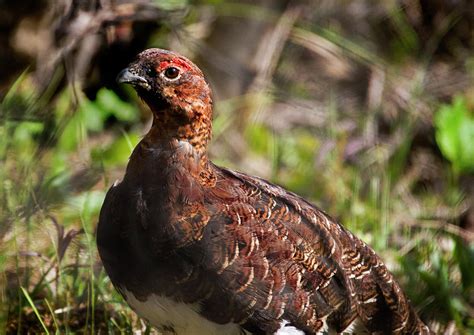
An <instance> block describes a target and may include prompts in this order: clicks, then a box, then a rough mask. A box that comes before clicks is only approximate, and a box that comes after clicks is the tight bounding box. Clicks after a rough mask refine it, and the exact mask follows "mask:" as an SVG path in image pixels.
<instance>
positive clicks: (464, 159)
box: [434, 97, 474, 173]
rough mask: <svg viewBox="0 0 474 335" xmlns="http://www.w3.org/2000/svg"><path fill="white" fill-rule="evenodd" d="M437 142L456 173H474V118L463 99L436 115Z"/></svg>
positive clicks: (445, 107)
mask: <svg viewBox="0 0 474 335" xmlns="http://www.w3.org/2000/svg"><path fill="white" fill-rule="evenodd" d="M434 123H435V127H436V133H435V136H436V141H437V143H438V146H439V148H440V150H441V152H442V153H443V155H444V156H445V157H446V158H447V159H448V160H449V161H450V162H451V163H452V165H453V168H454V170H455V171H456V173H460V172H467V171H474V145H472V144H473V143H474V116H473V115H472V113H470V112H469V110H468V107H467V104H466V102H465V100H464V99H463V98H462V97H456V98H455V99H454V101H453V103H452V104H451V105H442V106H441V107H440V108H439V110H438V112H437V113H436V115H435V118H434Z"/></svg>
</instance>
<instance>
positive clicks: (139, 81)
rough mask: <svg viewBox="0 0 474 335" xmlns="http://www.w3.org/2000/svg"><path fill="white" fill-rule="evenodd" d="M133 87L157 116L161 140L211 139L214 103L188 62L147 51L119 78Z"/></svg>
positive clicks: (170, 54) (197, 71) (173, 55)
mask: <svg viewBox="0 0 474 335" xmlns="http://www.w3.org/2000/svg"><path fill="white" fill-rule="evenodd" d="M117 82H119V83H127V84H131V85H132V86H133V87H134V88H135V90H136V91H137V93H138V95H139V96H140V97H141V98H142V99H143V100H144V101H145V102H146V103H147V105H148V106H149V107H150V108H151V110H152V112H153V114H154V119H155V120H154V128H156V129H157V130H160V131H159V133H160V134H161V135H160V136H165V135H166V134H168V135H169V136H172V137H175V138H176V137H179V139H180V140H181V139H186V140H188V141H189V142H191V140H193V141H195V142H196V143H197V142H202V144H203V145H205V144H206V143H207V141H208V139H209V138H210V132H211V119H212V99H211V91H210V88H209V85H208V84H207V82H206V80H205V79H204V75H203V73H202V72H201V70H200V69H199V68H198V67H197V66H196V65H195V64H193V63H192V62H191V61H190V60H188V59H187V58H185V57H183V56H181V55H179V54H176V53H174V52H171V51H168V50H163V49H156V48H154V49H148V50H145V51H143V52H141V53H140V54H138V56H137V58H136V60H135V61H134V62H132V63H131V64H130V65H129V66H128V67H127V68H126V69H124V70H122V72H120V74H119V75H118V76H117Z"/></svg>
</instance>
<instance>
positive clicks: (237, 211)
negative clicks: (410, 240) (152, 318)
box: [186, 168, 423, 333]
mask: <svg viewBox="0 0 474 335" xmlns="http://www.w3.org/2000/svg"><path fill="white" fill-rule="evenodd" d="M216 170H218V171H219V173H218V175H219V177H218V179H217V182H216V186H215V187H213V188H212V189H211V190H210V191H208V192H206V195H205V199H206V200H205V202H206V206H205V207H206V214H205V215H206V220H200V221H199V222H205V224H202V225H200V226H199V227H201V228H199V227H198V228H196V229H198V230H199V229H201V231H200V233H199V234H198V235H197V236H198V239H199V243H197V244H196V245H195V248H194V249H193V248H191V249H186V250H187V253H188V255H187V256H188V257H189V256H190V255H189V253H192V255H191V257H193V262H195V264H198V266H199V267H201V268H205V269H206V271H207V273H210V274H211V275H210V276H214V279H213V280H214V282H215V285H216V286H217V287H218V288H219V289H217V290H213V292H210V293H209V299H208V300H207V301H208V302H209V303H208V304H204V305H203V311H202V312H203V313H204V314H205V315H206V316H207V317H208V318H211V319H216V318H217V320H220V319H219V317H218V316H219V315H220V318H222V320H220V321H222V322H224V320H225V319H229V318H230V319H232V320H233V321H234V322H240V323H242V324H245V325H246V327H248V329H249V330H255V329H262V327H263V326H262V325H265V328H263V330H264V331H265V332H268V333H271V332H274V331H276V330H277V329H278V327H280V322H281V321H282V320H285V321H284V322H286V323H287V324H288V325H291V326H294V327H296V328H297V329H301V330H303V331H306V332H309V333H312V332H316V331H320V330H322V329H325V328H326V327H329V328H331V329H333V330H335V331H337V332H342V331H344V330H348V329H351V328H350V327H354V326H355V325H356V323H357V326H358V327H361V329H364V328H365V329H366V330H368V331H371V332H374V331H389V332H396V331H397V330H399V331H401V330H403V331H411V330H413V331H415V330H417V329H419V327H421V326H423V324H422V323H421V321H419V319H418V318H417V316H416V315H415V314H414V312H413V311H412V310H411V307H410V305H409V303H408V302H407V299H406V297H405V296H404V294H403V293H402V291H401V290H400V287H399V286H398V284H397V283H396V281H395V280H394V279H393V276H392V274H391V273H390V272H389V271H388V270H387V268H386V267H385V265H384V264H383V263H382V262H381V260H380V259H379V257H378V256H377V255H376V254H375V253H374V251H373V250H372V249H371V248H370V247H368V246H367V245H366V244H365V243H364V242H362V241H361V240H359V239H358V238H356V237H354V236H353V235H352V234H351V233H350V232H348V231H347V230H345V229H344V227H342V226H341V225H340V224H339V223H337V222H336V221H335V220H333V219H332V218H330V217H329V216H328V215H327V214H325V213H324V212H323V211H321V210H319V209H317V208H316V207H315V206H313V205H312V204H310V203H309V202H307V201H306V200H304V199H303V198H301V197H299V196H297V195H296V194H294V193H291V192H288V191H286V190H284V189H283V188H281V187H279V186H276V185H272V184H271V183H269V182H267V181H265V180H262V179H259V178H255V177H251V176H248V175H245V174H242V173H237V172H233V171H230V170H226V169H220V168H216ZM202 217H203V214H202V213H201V214H199V218H200V219H202ZM189 226H190V227H192V226H195V225H194V224H193V223H189ZM222 292H225V294H222ZM213 295H215V296H213Z"/></svg>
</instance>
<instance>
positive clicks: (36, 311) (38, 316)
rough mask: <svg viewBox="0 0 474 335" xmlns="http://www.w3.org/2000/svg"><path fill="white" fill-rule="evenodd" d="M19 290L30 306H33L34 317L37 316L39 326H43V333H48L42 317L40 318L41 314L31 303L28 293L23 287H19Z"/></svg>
mask: <svg viewBox="0 0 474 335" xmlns="http://www.w3.org/2000/svg"><path fill="white" fill-rule="evenodd" d="M21 290H22V292H23V295H24V296H25V298H26V300H28V303H29V304H30V306H31V308H33V311H34V312H35V314H36V317H37V318H38V320H39V322H40V323H41V326H42V327H43V329H44V331H45V333H46V334H47V335H49V331H48V328H46V325H45V324H44V322H43V319H42V318H41V316H40V314H39V312H38V309H37V308H36V306H35V304H34V303H33V300H31V297H30V295H29V294H28V292H27V291H26V290H25V288H24V287H21Z"/></svg>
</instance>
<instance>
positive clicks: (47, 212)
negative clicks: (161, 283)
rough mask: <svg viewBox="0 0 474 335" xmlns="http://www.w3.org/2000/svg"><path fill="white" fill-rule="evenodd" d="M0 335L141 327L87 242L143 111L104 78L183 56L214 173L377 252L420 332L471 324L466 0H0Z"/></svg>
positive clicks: (473, 214)
mask: <svg viewBox="0 0 474 335" xmlns="http://www.w3.org/2000/svg"><path fill="white" fill-rule="evenodd" d="M0 26H1V28H2V29H0V99H1V101H2V102H1V105H0V138H1V141H0V334H1V333H7V334H26V333H37V332H45V333H51V334H64V333H87V334H95V333H101V334H105V333H138V334H140V333H143V334H149V333H156V331H155V330H153V329H152V328H151V327H149V326H148V325H147V324H146V323H144V322H143V321H142V320H140V319H138V318H137V317H136V316H135V314H134V313H133V312H131V310H130V309H129V308H128V307H127V306H126V304H125V303H124V301H123V300H122V298H121V297H120V296H119V295H118V294H117V293H116V292H115V291H114V289H113V288H112V285H111V283H110V281H109V280H108V278H107V276H106V275H105V273H104V271H103V269H102V266H101V264H100V260H99V258H98V255H97V250H96V246H95V226H96V223H97V216H98V212H99V210H100V207H101V205H102V201H103V198H104V195H105V192H106V191H107V189H108V187H110V185H111V184H112V183H113V182H114V181H115V180H116V179H120V178H121V176H122V175H123V173H124V169H125V166H126V164H127V160H128V157H129V155H130V152H131V150H132V148H133V147H134V146H135V144H136V143H137V142H138V141H139V140H140V138H141V137H142V136H143V135H144V134H145V133H146V131H147V129H148V128H149V126H150V117H151V115H150V112H149V111H148V110H147V108H146V107H145V106H144V105H143V104H142V102H141V101H139V99H138V98H137V97H136V95H135V93H134V92H133V90H131V89H130V88H127V87H118V86H117V84H116V83H115V80H114V78H115V76H116V75H117V73H118V72H119V71H120V70H121V69H122V68H124V67H125V66H126V65H127V64H128V62H130V61H131V60H132V59H133V57H134V56H135V55H136V54H137V53H138V52H139V51H141V50H143V49H145V48H147V47H162V48H168V49H172V50H174V51H177V52H180V53H183V54H184V55H186V56H187V57H189V58H191V59H192V60H194V61H195V62H196V63H197V64H198V65H199V66H200V67H201V68H202V69H203V71H204V72H205V74H206V76H207V78H208V80H209V82H210V84H211V86H212V88H213V90H214V100H215V115H214V137H213V142H212V145H211V156H212V158H213V160H214V162H215V163H217V164H221V165H225V166H227V167H231V168H233V169H236V170H240V171H245V172H247V173H250V174H253V175H258V176H260V177H263V178H267V179H269V180H271V181H273V182H275V183H278V184H281V185H283V186H285V187H286V188H288V189H290V190H292V191H294V192H296V193H298V194H300V195H302V196H304V197H306V198H307V199H309V200H311V201H312V202H314V203H316V204H317V205H318V206H319V207H322V208H324V209H325V210H326V211H327V212H328V213H330V214H331V215H333V216H334V217H336V218H338V219H339V220H340V221H341V222H342V223H343V224H344V225H345V226H346V227H348V228H349V229H350V230H352V231H353V232H354V233H355V234H356V235H357V236H359V237H361V238H362V239H363V240H364V241H366V242H367V243H369V244H370V245H371V246H372V247H374V248H375V250H376V251H377V252H378V253H379V254H380V255H381V256H382V258H383V259H384V260H385V262H386V263H387V265H388V267H389V268H390V269H391V270H392V271H393V272H394V274H395V275H396V277H397V278H398V280H399V281H400V282H401V284H402V286H403V288H404V289H405V291H406V293H407V295H408V296H409V298H410V299H411V301H412V303H413V305H414V306H415V308H416V310H417V311H418V312H419V314H420V316H421V317H422V318H423V319H424V320H425V321H426V322H427V323H428V324H429V325H430V327H431V328H432V330H434V331H435V332H436V333H444V334H466V333H473V332H474V80H473V79H474V2H472V1H470V0H456V1H448V0H445V1H442V0H433V1H428V0H423V1H422V0H400V1H395V0H384V1H369V0H347V1H343V0H334V1H329V0H321V1H283V0H256V1H238V2H237V1H236V2H231V1H224V0H202V1H186V0H164V1H158V0H142V1H127V0H114V1H113V0H110V1H105V0H84V1H67V0H58V1H52V0H50V1H48V0H25V1H11V0H4V1H1V2H0Z"/></svg>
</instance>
